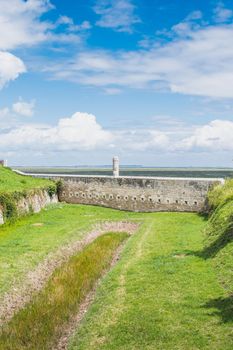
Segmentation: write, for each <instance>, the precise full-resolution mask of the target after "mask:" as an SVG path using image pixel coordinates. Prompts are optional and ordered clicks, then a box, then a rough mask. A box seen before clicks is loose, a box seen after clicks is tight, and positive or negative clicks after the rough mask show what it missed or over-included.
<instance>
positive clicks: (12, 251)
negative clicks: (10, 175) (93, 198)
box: [0, 203, 138, 296]
mask: <svg viewBox="0 0 233 350" xmlns="http://www.w3.org/2000/svg"><path fill="white" fill-rule="evenodd" d="M136 217H138V214H137V213H127V212H120V211H117V210H112V209H106V208H99V207H92V206H81V205H68V204H61V203H59V204H57V205H52V206H49V207H47V208H46V209H44V210H42V211H41V212H40V213H38V214H34V215H31V216H28V217H25V218H22V219H20V220H18V221H17V222H16V223H14V224H12V225H8V226H2V227H0V296H1V295H2V294H3V293H4V292H7V291H8V290H9V289H10V288H11V286H12V285H13V283H14V282H15V281H16V282H17V281H18V282H20V281H21V280H22V279H23V278H24V276H25V275H26V274H27V273H28V272H29V271H30V270H32V269H34V268H35V267H36V266H37V265H38V263H39V262H40V261H41V260H43V259H44V258H45V257H46V256H47V255H48V254H49V253H51V252H53V251H56V250H57V249H58V248H59V247H61V246H63V245H66V244H69V243H72V241H76V240H80V239H82V238H83V237H84V235H85V234H86V233H87V232H89V231H90V230H91V229H92V227H93V226H94V225H95V224H96V223H98V222H101V221H106V220H110V221H111V220H129V219H136ZM36 223H40V224H42V226H34V224H36Z"/></svg>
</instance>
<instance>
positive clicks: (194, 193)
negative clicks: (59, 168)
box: [37, 175, 223, 212]
mask: <svg viewBox="0 0 233 350" xmlns="http://www.w3.org/2000/svg"><path fill="white" fill-rule="evenodd" d="M37 176H38V175H37ZM39 176H40V175H39ZM44 177H45V176H44ZM50 177H51V176H50ZM52 178H54V179H56V180H58V179H61V180H62V183H63V184H62V186H61V188H60V191H59V200H60V201H65V202H67V203H79V204H92V205H100V206H104V207H109V208H116V209H121V210H129V211H139V212H155V211H182V212H185V211H187V212H202V211H205V210H206V209H207V203H206V197H207V192H208V190H209V189H210V188H211V187H212V186H213V185H214V184H217V183H221V182H223V180H222V179H198V178H155V177H154V178H150V177H117V178H114V177H111V176H78V175H73V176H69V175H64V176H52Z"/></svg>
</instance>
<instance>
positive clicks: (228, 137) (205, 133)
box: [178, 120, 233, 151]
mask: <svg viewBox="0 0 233 350" xmlns="http://www.w3.org/2000/svg"><path fill="white" fill-rule="evenodd" d="M178 148H180V149H184V150H189V149H195V148H199V149H207V150H208V149H213V150H222V151H223V150H227V151H230V150H233V122H232V121H230V120H213V121H211V122H210V123H209V124H207V125H203V126H200V127H198V128H196V130H195V131H194V132H193V135H191V136H190V137H188V138H184V139H183V140H182V141H181V142H180V143H179V144H178Z"/></svg>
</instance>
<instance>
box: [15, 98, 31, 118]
mask: <svg viewBox="0 0 233 350" xmlns="http://www.w3.org/2000/svg"><path fill="white" fill-rule="evenodd" d="M34 108H35V101H31V102H25V101H23V100H22V98H20V99H19V101H18V102H15V103H14V104H13V106H12V110H13V111H14V112H15V113H17V114H20V115H22V116H25V117H32V116H33V115H34Z"/></svg>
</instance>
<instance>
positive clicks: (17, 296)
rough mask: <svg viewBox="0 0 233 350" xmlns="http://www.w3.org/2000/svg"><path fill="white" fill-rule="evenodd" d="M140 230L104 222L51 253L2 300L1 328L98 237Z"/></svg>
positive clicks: (130, 223)
mask: <svg viewBox="0 0 233 350" xmlns="http://www.w3.org/2000/svg"><path fill="white" fill-rule="evenodd" d="M137 228H138V224H135V223H133V222H124V221H120V222H104V223H102V224H100V225H98V226H95V228H94V229H93V231H91V232H90V233H88V234H87V235H86V236H85V238H84V239H83V240H81V241H80V240H79V241H76V242H72V244H69V245H67V246H64V247H61V248H60V249H59V250H57V251H56V252H55V253H51V254H49V255H48V256H47V258H46V259H45V260H44V261H43V262H41V263H40V264H39V265H38V266H37V267H36V269H35V270H33V271H31V272H30V273H28V274H27V276H26V277H25V278H24V280H23V281H22V282H21V283H20V285H15V286H13V287H12V289H11V291H10V292H7V293H6V294H5V295H3V297H2V298H1V299H0V326H1V325H2V324H3V323H6V322H8V321H9V320H10V319H11V318H12V317H13V316H14V314H15V313H16V312H18V311H19V310H20V309H22V308H23V307H24V306H25V305H26V304H27V303H28V302H29V301H30V300H31V298H32V296H33V295H34V294H35V293H38V292H39V291H40V290H41V289H42V288H43V287H44V285H45V283H46V282H47V281H48V279H49V277H50V276H51V275H52V273H53V271H54V270H55V269H56V268H57V267H59V266H61V265H62V264H63V263H64V262H66V261H67V260H68V259H69V258H70V257H71V256H72V255H74V254H76V253H78V252H79V251H81V250H82V249H83V248H84V247H85V246H86V245H88V244H90V243H91V242H92V241H94V240H95V239H96V238H97V237H99V236H101V235H103V234H104V233H107V232H116V233H117V232H128V233H129V234H133V233H134V232H135V231H136V230H137Z"/></svg>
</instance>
